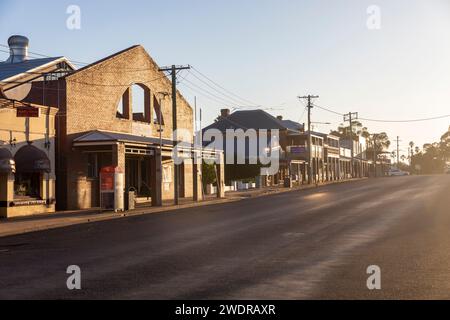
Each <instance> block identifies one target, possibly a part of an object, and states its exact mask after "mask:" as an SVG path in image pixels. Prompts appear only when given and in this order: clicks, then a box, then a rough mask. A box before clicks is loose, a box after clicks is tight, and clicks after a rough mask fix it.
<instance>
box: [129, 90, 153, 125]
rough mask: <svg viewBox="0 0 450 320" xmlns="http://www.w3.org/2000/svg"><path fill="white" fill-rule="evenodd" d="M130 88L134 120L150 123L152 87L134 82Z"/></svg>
mask: <svg viewBox="0 0 450 320" xmlns="http://www.w3.org/2000/svg"><path fill="white" fill-rule="evenodd" d="M130 90H131V105H132V107H131V109H132V110H133V120H134V121H139V122H147V123H150V122H151V110H150V109H151V107H150V89H148V88H147V87H145V86H144V85H140V84H134V85H132V86H131V88H130Z"/></svg>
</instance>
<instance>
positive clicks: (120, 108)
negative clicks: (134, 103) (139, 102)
mask: <svg viewBox="0 0 450 320" xmlns="http://www.w3.org/2000/svg"><path fill="white" fill-rule="evenodd" d="M116 117H117V118H119V119H129V118H130V89H127V90H126V91H125V92H124V94H123V95H122V97H121V98H120V100H119V103H118V105H117V111H116Z"/></svg>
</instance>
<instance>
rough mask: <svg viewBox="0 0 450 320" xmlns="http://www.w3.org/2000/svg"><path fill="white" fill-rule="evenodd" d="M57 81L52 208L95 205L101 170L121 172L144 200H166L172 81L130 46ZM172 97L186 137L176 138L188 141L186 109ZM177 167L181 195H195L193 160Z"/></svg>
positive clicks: (170, 189) (170, 190) (170, 184)
mask: <svg viewBox="0 0 450 320" xmlns="http://www.w3.org/2000/svg"><path fill="white" fill-rule="evenodd" d="M57 82H58V83H57V86H58V87H59V88H62V90H60V91H59V93H60V97H59V99H58V100H59V101H60V105H59V110H60V117H59V118H58V123H57V127H58V130H59V132H58V137H59V139H58V140H59V141H58V142H57V150H58V152H57V154H58V157H57V164H58V172H59V183H58V207H60V208H67V209H83V208H91V207H98V206H99V205H100V203H99V201H100V198H99V187H100V186H99V171H100V169H101V168H102V167H106V166H115V167H119V168H121V169H123V170H124V173H125V189H126V190H129V189H131V188H132V189H134V190H136V193H137V195H138V198H141V199H143V201H145V200H148V201H151V203H152V204H153V205H161V201H162V200H163V199H172V198H173V197H174V170H175V166H174V162H173V160H172V149H173V142H172V134H173V132H172V107H171V105H172V103H171V98H170V93H171V82H170V81H169V80H168V79H167V77H166V75H165V74H164V73H162V72H160V71H159V67H158V65H157V64H156V63H155V62H154V61H153V60H152V58H151V57H150V56H149V55H148V53H147V52H146V51H145V49H144V48H143V47H142V46H133V47H131V48H128V49H126V50H123V51H121V52H118V53H116V54H114V55H112V56H109V57H107V58H105V59H102V60H100V61H98V62H96V63H93V64H91V65H88V66H87V67H84V68H82V69H80V70H77V71H75V72H73V73H71V74H69V75H67V76H65V77H63V78H62V79H60V80H58V81H57ZM177 95H178V96H177V111H178V112H177V118H178V122H177V123H178V128H179V129H184V130H185V132H186V134H184V135H181V136H180V139H181V140H182V141H184V142H186V143H189V144H191V143H192V142H193V141H192V137H193V110H192V108H191V107H190V106H189V104H188V103H187V102H186V100H185V99H184V98H183V96H181V94H179V93H177ZM160 129H161V130H160ZM160 131H161V139H160ZM160 145H161V146H162V148H160ZM179 167H180V169H179V170H180V196H181V197H192V196H193V195H194V193H197V194H201V192H199V191H198V189H199V188H200V185H201V184H200V183H199V181H198V179H199V176H200V175H199V174H196V175H195V179H194V174H193V167H194V165H193V163H192V162H191V163H189V162H185V163H184V164H183V165H181V166H179ZM194 180H195V181H194ZM194 187H195V188H197V189H196V192H194Z"/></svg>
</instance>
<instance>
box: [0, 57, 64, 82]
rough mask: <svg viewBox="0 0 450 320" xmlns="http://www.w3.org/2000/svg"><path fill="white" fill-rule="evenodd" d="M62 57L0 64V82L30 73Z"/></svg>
mask: <svg viewBox="0 0 450 320" xmlns="http://www.w3.org/2000/svg"><path fill="white" fill-rule="evenodd" d="M61 58H63V57H55V58H42V59H32V60H27V61H24V62H19V63H6V62H1V63H0V81H5V80H8V79H9V78H12V77H14V76H17V75H20V74H23V73H26V72H30V71H32V70H34V69H37V68H39V67H42V66H44V65H46V64H48V63H51V62H53V61H56V60H59V59H61Z"/></svg>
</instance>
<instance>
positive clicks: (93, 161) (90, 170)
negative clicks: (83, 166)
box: [87, 153, 98, 179]
mask: <svg viewBox="0 0 450 320" xmlns="http://www.w3.org/2000/svg"><path fill="white" fill-rule="evenodd" d="M87 166H88V167H87V177H88V178H89V179H96V178H98V157H97V154H95V153H89V154H88V162H87Z"/></svg>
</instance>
